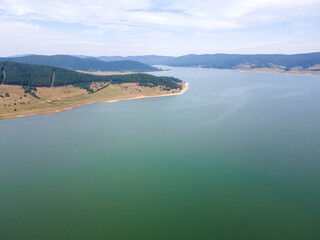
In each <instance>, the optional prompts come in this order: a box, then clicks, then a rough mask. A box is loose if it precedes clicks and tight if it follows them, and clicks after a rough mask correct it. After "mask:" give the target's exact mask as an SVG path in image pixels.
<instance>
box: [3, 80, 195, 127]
mask: <svg viewBox="0 0 320 240" xmlns="http://www.w3.org/2000/svg"><path fill="white" fill-rule="evenodd" d="M188 89H189V83H187V82H184V84H183V88H182V90H181V91H180V92H177V93H168V94H159V95H153V96H138V97H132V98H118V99H112V100H106V101H103V100H97V101H90V102H84V103H81V104H78V105H75V106H72V107H67V108H63V109H59V110H55V111H52V112H46V113H30V114H21V115H15V116H8V117H3V118H2V119H0V121H1V120H9V119H14V118H23V117H28V116H37V115H48V114H55V113H61V112H65V111H69V110H72V109H75V108H77V107H81V106H85V105H89V104H93V103H114V102H119V101H124V100H135V99H143V98H157V97H168V96H176V95H182V94H184V93H185V92H186V91H187V90H188Z"/></svg>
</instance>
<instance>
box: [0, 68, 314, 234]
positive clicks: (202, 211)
mask: <svg viewBox="0 0 320 240" xmlns="http://www.w3.org/2000/svg"><path fill="white" fill-rule="evenodd" d="M168 68H169V67H168ZM170 69H172V71H170V72H164V73H157V75H168V76H174V77H178V78H180V79H182V80H184V81H186V82H188V83H189V84H190V89H189V90H188V91H187V92H186V93H185V94H184V95H179V96H171V97H161V98H148V99H138V100H130V101H120V102H115V103H98V104H91V105H87V106H82V107H79V108H76V109H73V110H70V111H66V112H63V113H58V114H51V115H41V116H31V117H25V118H19V119H11V120H2V121H0V239H3V240H15V239H19V240H20V239H24V240H43V239H46V240H51V239H52V240H53V239H59V240H64V239H77V240H79V239H85V240H87V239H95V240H97V239H110V240H122V239H123V240H144V239H145V240H151V239H152V240H158V239H159V240H160V239H161V240H171V239H172V240H173V239H174V240H178V239H183V240H184V239H186V240H188V239H190V240H191V239H192V240H195V239H197V240H201V239H203V240H209V239H218V240H223V239H233V240H235V239H236V240H239V239H244V240H249V239H252V240H257V239H259V240H267V239H270V240H271V239H272V240H277V239H279V240H280V239H288V240H295V239H297V240H301V239H308V240H318V239H320V76H303V75H286V74H263V73H241V72H233V71H218V70H209V69H191V68H170Z"/></svg>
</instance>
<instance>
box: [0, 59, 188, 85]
mask: <svg viewBox="0 0 320 240" xmlns="http://www.w3.org/2000/svg"><path fill="white" fill-rule="evenodd" d="M0 70H1V71H0V72H1V74H0V84H8V85H22V86H29V87H51V86H64V85H78V86H81V87H83V86H84V88H85V86H86V85H87V84H90V83H92V82H109V83H111V84H121V83H138V84H139V85H140V86H149V87H156V86H163V87H164V88H166V89H181V85H180V84H179V83H181V82H182V81H181V80H179V79H177V78H173V77H156V76H153V75H149V74H144V73H137V74H126V75H110V76H97V75H91V74H84V73H79V72H75V71H71V70H67V69H63V68H53V67H48V66H41V65H33V64H24V63H17V62H5V61H0Z"/></svg>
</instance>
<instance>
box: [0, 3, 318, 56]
mask: <svg viewBox="0 0 320 240" xmlns="http://www.w3.org/2000/svg"><path fill="white" fill-rule="evenodd" d="M0 14H1V17H0V29H6V30H5V31H2V40H1V41H2V42H3V43H4V44H5V45H8V46H9V45H10V46H12V48H13V47H14V46H20V45H21V46H23V45H24V46H28V44H29V45H31V42H32V41H33V42H35V43H39V46H42V45H43V46H45V45H46V44H45V43H44V41H43V40H41V41H40V40H39V39H46V40H45V41H46V43H50V44H52V45H54V46H55V48H52V49H59V47H60V48H61V49H63V51H66V50H69V49H76V47H75V46H82V48H80V50H81V51H84V47H86V49H85V50H87V49H91V50H93V48H94V46H105V47H107V46H114V47H115V48H116V47H119V45H121V49H120V50H119V49H118V50H119V51H120V52H121V51H122V50H123V49H124V48H125V47H123V46H128V49H129V48H130V49H129V50H128V49H127V50H128V51H130V52H133V51H141V50H142V51H143V49H150V50H151V49H152V44H158V45H161V46H162V48H163V49H166V51H170V49H175V51H176V52H177V51H178V48H179V49H182V47H185V49H189V50H190V51H192V49H195V51H201V50H200V48H204V49H208V50H212V51H215V50H216V48H215V47H213V46H212V45H213V44H214V45H216V46H219V45H220V46H221V47H220V49H230V48H231V49H237V48H236V47H235V46H234V44H233V45H229V46H228V45H225V47H222V45H221V44H220V43H227V42H230V44H231V42H232V41H230V36H227V34H230V31H234V32H236V33H239V31H242V36H241V34H240V35H239V34H238V37H239V39H238V41H237V42H243V41H245V39H248V38H247V37H246V36H244V35H245V34H248V35H251V37H252V39H256V41H257V44H258V45H259V41H260V40H259V39H257V38H256V36H255V35H256V33H255V32H250V29H253V28H260V29H264V28H268V26H270V25H272V24H287V23H290V22H292V26H298V25H299V24H300V25H306V23H305V22H304V21H305V20H304V19H310V18H313V20H314V21H319V19H320V0H304V1H301V0H224V1H220V0H211V1H210V0H171V1H169V0H132V1H128V0H91V1H89V0H55V1H48V0H0ZM311 22H312V21H311ZM50 24H51V25H54V26H48V25H50ZM68 24H69V25H68ZM70 24H71V25H70ZM72 24H78V25H79V26H81V27H79V26H78V27H79V29H78V30H76V29H72ZM1 25H2V26H1ZM287 27H288V26H287ZM284 30H286V29H284ZM251 31H254V30H251ZM314 31H315V35H317V34H318V35H320V32H319V31H320V30H318V29H314ZM295 32H301V28H300V29H299V31H295ZM302 32H303V31H302ZM47 36H49V37H47ZM201 36H207V37H208V38H207V39H205V38H204V37H202V38H201ZM22 37H23V38H24V39H27V40H28V39H30V43H29V42H28V41H21V38H22ZM221 37H224V38H225V39H224V40H223V39H222V38H221ZM228 37H229V39H228ZM266 37H267V36H266ZM273 37H274V38H275V41H278V40H279V39H280V37H279V36H276V35H274V36H273ZM281 37H282V36H281ZM290 37H292V35H291V36H289V35H287V36H286V37H285V39H286V40H285V41H288V40H289V39H290ZM307 37H308V36H307ZM195 39H196V40H197V41H196V40H195ZM9 41H10V42H9ZM72 41H74V42H75V44H74V46H72V47H70V48H67V47H66V46H67V45H68V44H67V43H68V42H69V43H70V42H72ZM281 41H282V39H281ZM133 42H134V44H133ZM13 43H15V44H16V45H14V44H13ZM90 43H92V46H90ZM190 45H191V46H190ZM196 45H201V47H199V46H196ZM141 46H144V48H143V47H141ZM299 46H300V45H299ZM133 47H134V48H136V49H135V50H133V49H132V48H133ZM300 47H301V46H300ZM29 48H30V47H29ZM95 49H98V47H97V48H95ZM153 49H160V48H157V47H153ZM217 51H218V50H217ZM96 52H97V50H96ZM180 52H182V50H180ZM150 53H151V52H150ZM98 55H101V54H98Z"/></svg>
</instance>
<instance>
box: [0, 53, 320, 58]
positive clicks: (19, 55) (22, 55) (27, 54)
mask: <svg viewBox="0 0 320 240" xmlns="http://www.w3.org/2000/svg"><path fill="white" fill-rule="evenodd" d="M311 53H319V52H301V53H291V54H285V53H252V54H246V53H220V52H218V53H203V55H215V54H235V55H267V54H270V55H272V54H279V55H296V54H311ZM31 55H42V56H55V55H66V56H73V57H96V58H99V57H124V58H125V57H137V56H163V57H181V56H186V55H202V54H197V53H188V54H184V55H176V56H174V55H159V54H146V55H143V54H138V55H98V56H93V55H90V56H89V55H81V54H79V55H77V54H65V53H57V54H55V53H53V54H36V53H26V54H23V53H22V54H16V55H10V56H0V57H24V56H31Z"/></svg>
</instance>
